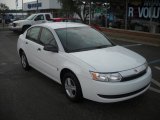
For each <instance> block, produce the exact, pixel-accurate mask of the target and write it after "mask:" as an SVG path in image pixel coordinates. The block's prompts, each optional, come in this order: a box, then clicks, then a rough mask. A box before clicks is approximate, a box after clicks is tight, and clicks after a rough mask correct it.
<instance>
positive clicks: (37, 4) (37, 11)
mask: <svg viewBox="0 0 160 120" xmlns="http://www.w3.org/2000/svg"><path fill="white" fill-rule="evenodd" d="M36 13H38V0H37V11H36Z"/></svg>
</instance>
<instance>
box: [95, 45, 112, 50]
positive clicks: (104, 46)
mask: <svg viewBox="0 0 160 120" xmlns="http://www.w3.org/2000/svg"><path fill="white" fill-rule="evenodd" d="M110 46H112V45H101V46H96V47H93V48H95V49H100V48H106V47H110Z"/></svg>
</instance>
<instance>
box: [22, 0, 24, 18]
mask: <svg viewBox="0 0 160 120" xmlns="http://www.w3.org/2000/svg"><path fill="white" fill-rule="evenodd" d="M22 17H23V19H24V15H23V0H22Z"/></svg>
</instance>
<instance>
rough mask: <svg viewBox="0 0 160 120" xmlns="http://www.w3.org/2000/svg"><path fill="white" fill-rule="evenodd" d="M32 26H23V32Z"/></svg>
mask: <svg viewBox="0 0 160 120" xmlns="http://www.w3.org/2000/svg"><path fill="white" fill-rule="evenodd" d="M29 27H30V26H23V28H22V33H24V32H25V31H26V30H27V29H28V28H29Z"/></svg>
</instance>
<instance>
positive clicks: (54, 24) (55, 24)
mask: <svg viewBox="0 0 160 120" xmlns="http://www.w3.org/2000/svg"><path fill="white" fill-rule="evenodd" d="M35 26H43V27H48V28H51V29H61V28H72V27H87V26H88V25H85V24H82V23H74V22H51V23H43V24H37V25H35Z"/></svg>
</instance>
